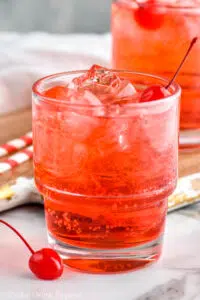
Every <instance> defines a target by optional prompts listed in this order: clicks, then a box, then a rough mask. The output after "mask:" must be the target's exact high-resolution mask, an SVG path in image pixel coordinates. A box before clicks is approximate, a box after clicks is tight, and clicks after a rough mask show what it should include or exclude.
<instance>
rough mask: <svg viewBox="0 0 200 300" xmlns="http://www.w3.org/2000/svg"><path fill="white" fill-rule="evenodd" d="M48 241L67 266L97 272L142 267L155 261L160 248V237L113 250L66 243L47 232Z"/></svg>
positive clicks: (106, 272) (122, 270)
mask: <svg viewBox="0 0 200 300" xmlns="http://www.w3.org/2000/svg"><path fill="white" fill-rule="evenodd" d="M48 242H49V245H50V246H51V247H52V248H53V249H54V250H56V251H57V252H58V253H59V254H60V255H61V257H62V259H63V261H64V264H65V265H67V266H68V267H71V268H75V269H77V270H79V271H83V272H87V273H97V274H110V273H121V272H128V271H133V270H136V269H139V268H143V267H145V266H147V265H150V264H152V263H154V262H155V261H157V260H158V259H159V257H160V255H161V250H162V237H159V238H158V239H156V240H154V241H152V242H151V243H147V244H144V245H140V246H137V247H133V248H126V249H113V250H110V249H109V250H102V249H100V250H98V249H86V248H78V247H74V246H70V245H66V244H64V243H62V242H60V241H58V240H56V239H55V238H54V237H53V236H52V235H51V234H48Z"/></svg>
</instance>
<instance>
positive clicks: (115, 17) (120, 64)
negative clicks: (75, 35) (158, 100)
mask: <svg viewBox="0 0 200 300" xmlns="http://www.w3.org/2000/svg"><path fill="white" fill-rule="evenodd" d="M154 2H156V1H154ZM160 2H162V1H160ZM163 2H164V1H163ZM166 2H167V1H165V3H166ZM187 4H188V2H187ZM178 5H179V6H181V5H182V8H179V7H178V6H177V7H170V6H169V5H168V7H166V6H159V5H158V4H157V6H156V7H157V8H156V7H155V8H152V9H151V10H150V11H149V10H148V11H147V12H146V11H144V10H143V11H142V10H140V11H139V14H138V6H137V5H136V2H135V1H133V0H131V1H129V0H127V1H126V3H125V1H124V3H122V1H118V2H117V3H114V4H113V6H112V33H113V67H114V68H118V69H126V70H132V71H142V72H147V73H152V74H157V75H160V76H163V77H168V78H171V77H172V75H173V74H174V71H175V70H176V68H177V66H178V65H179V63H180V61H181V59H182V57H183V56H184V54H185V51H186V49H187V47H188V46H189V44H190V42H191V40H192V38H193V37H195V36H199V35H200V6H199V5H198V4H196V7H195V2H194V1H191V4H190V6H191V7H190V8H186V7H184V5H183V3H182V1H180V2H179V4H178ZM154 10H155V13H156V15H153V19H152V20H153V21H152V20H151V17H152V16H151V15H150V13H153V12H154ZM138 15H139V16H138ZM143 15H144V18H142V16H143ZM147 18H148V22H149V25H148V23H147ZM199 53H200V42H197V44H196V45H195V47H194V48H193V50H192V53H191V55H190V57H188V59H187V61H186V63H185V64H184V66H183V68H182V70H181V72H180V75H179V76H178V78H177V82H178V83H179V84H180V85H181V87H182V88H183V94H182V100H181V101H182V102H181V129H195V128H200V83H199V82H200V77H199V75H200V56H199Z"/></svg>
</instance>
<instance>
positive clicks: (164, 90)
mask: <svg viewBox="0 0 200 300" xmlns="http://www.w3.org/2000/svg"><path fill="white" fill-rule="evenodd" d="M197 40H198V37H195V38H193V39H192V41H191V43H190V46H189V48H188V50H187V52H186V54H185V55H184V57H183V59H182V60H181V63H180V65H179V67H178V69H177V70H176V72H175V74H174V76H173V77H172V79H171V80H170V81H169V83H168V84H167V85H166V86H161V85H158V84H157V85H152V86H150V87H148V88H146V89H145V90H144V91H143V93H142V95H141V99H140V102H150V101H154V100H159V99H162V98H166V97H168V96H170V92H169V91H168V89H169V88H170V86H171V85H172V83H173V82H174V80H175V79H176V77H177V76H178V74H179V72H180V70H181V68H182V66H183V64H184V63H185V61H186V59H187V57H188V55H189V54H190V52H191V50H192V48H193V46H194V44H195V43H196V42H197Z"/></svg>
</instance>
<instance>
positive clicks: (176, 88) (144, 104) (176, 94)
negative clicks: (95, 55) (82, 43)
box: [32, 69, 181, 108]
mask: <svg viewBox="0 0 200 300" xmlns="http://www.w3.org/2000/svg"><path fill="white" fill-rule="evenodd" d="M87 71H88V70H76V71H66V72H61V73H55V74H50V75H47V76H45V77H42V78H40V79H38V80H37V81H36V82H35V83H34V84H33V86H32V92H33V95H35V96H36V97H40V98H42V99H40V101H45V102H49V103H57V104H63V105H66V106H68V107H83V108H98V107H108V106H109V107H116V106H117V105H119V104H116V103H113V104H107V105H106V104H101V105H91V104H74V103H73V104H71V103H67V102H66V99H63V100H60V99H55V98H51V97H46V96H44V95H42V94H41V92H40V91H39V87H40V86H41V84H43V83H44V82H45V81H49V80H51V79H55V78H59V77H63V76H68V75H75V74H80V73H81V74H83V73H86V72H87ZM109 71H111V72H115V73H126V74H127V73H128V74H133V75H139V76H145V77H151V78H155V79H158V80H162V81H163V82H165V83H166V84H167V83H169V79H167V78H164V77H161V76H158V75H154V74H148V73H145V72H144V73H143V72H136V71H130V70H121V69H109ZM171 86H172V87H173V88H174V92H173V93H172V94H170V95H169V96H167V97H165V98H162V99H157V100H154V101H150V102H137V103H130V104H127V103H126V104H123V107H131V108H134V107H137V108H140V107H141V108H144V107H149V106H150V107H152V106H154V105H158V104H159V103H160V104H161V103H165V102H168V101H170V100H171V99H172V98H174V97H179V96H180V95H181V87H180V85H179V84H178V83H176V82H173V83H172V84H171Z"/></svg>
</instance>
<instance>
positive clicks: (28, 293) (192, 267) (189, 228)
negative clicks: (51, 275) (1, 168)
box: [0, 205, 200, 300]
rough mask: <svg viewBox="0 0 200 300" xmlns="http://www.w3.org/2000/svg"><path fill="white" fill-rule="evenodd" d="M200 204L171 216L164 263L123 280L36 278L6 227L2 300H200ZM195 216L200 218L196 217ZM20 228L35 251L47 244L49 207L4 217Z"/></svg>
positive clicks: (74, 275)
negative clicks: (49, 279)
mask: <svg viewBox="0 0 200 300" xmlns="http://www.w3.org/2000/svg"><path fill="white" fill-rule="evenodd" d="M198 210H200V205H197V206H195V207H193V208H192V207H191V208H187V209H184V210H180V211H178V212H176V213H172V214H170V215H168V220H167V226H166V235H165V245H164V253H163V256H162V258H161V260H160V261H159V263H157V264H155V265H153V266H151V267H148V268H146V269H143V270H139V271H137V272H132V273H126V274H121V275H105V276H104V275H101V276H98V275H89V274H83V273H78V272H75V271H72V270H70V269H67V268H66V271H65V273H64V276H63V278H62V279H61V280H58V281H53V282H48V281H39V280H37V279H35V278H34V277H32V275H31V273H29V271H28V268H27V261H28V257H29V253H28V251H27V250H26V248H25V247H24V245H23V244H22V243H21V242H20V241H19V240H18V239H17V237H15V236H14V235H13V233H12V232H10V231H9V230H8V229H7V228H4V227H3V226H2V227H1V242H0V245H1V248H0V254H1V255H0V266H1V268H0V283H1V289H0V299H2V300H49V299H50V300H51V299H52V300H53V299H56V300H179V299H183V300H199V299H200V242H199V240H200V222H199V218H198V217H197V218H195V216H196V211H198ZM191 211H194V212H195V213H194V215H193V214H192V213H191ZM0 217H1V218H4V219H5V220H7V221H9V222H11V223H12V224H14V225H16V227H17V228H18V229H19V230H21V231H22V232H23V233H24V235H25V236H26V237H27V238H28V239H29V240H30V242H31V244H32V245H33V247H34V248H35V249H38V248H41V246H45V245H46V244H47V241H46V232H45V222H44V214H43V208H42V207H41V206H27V207H21V208H18V209H15V210H13V211H10V212H6V213H3V214H1V216H0Z"/></svg>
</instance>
